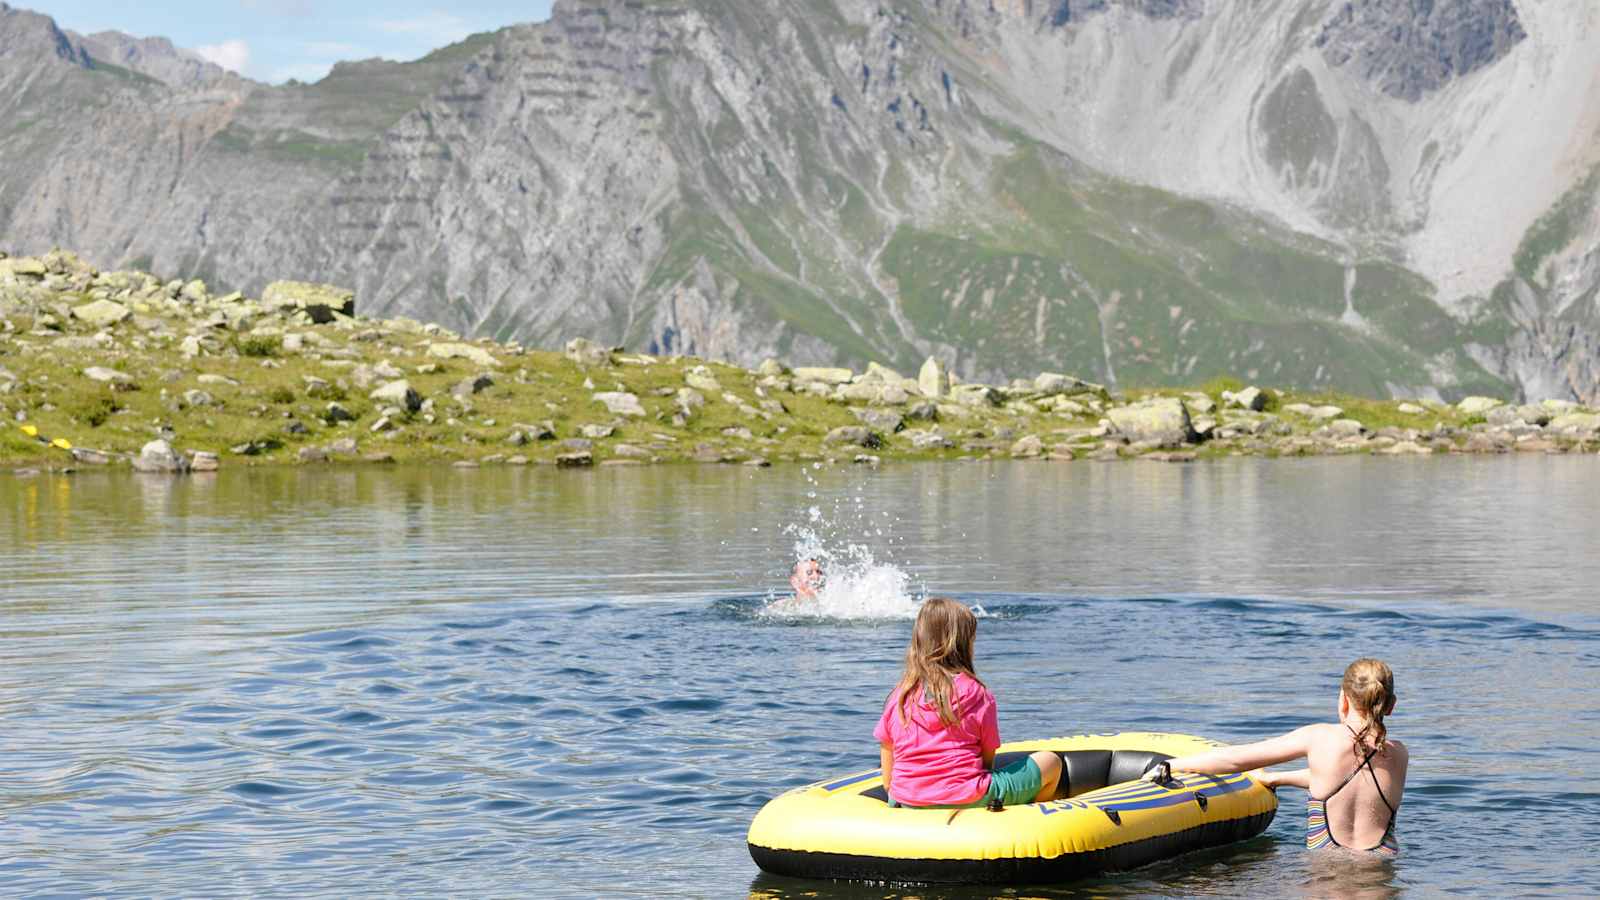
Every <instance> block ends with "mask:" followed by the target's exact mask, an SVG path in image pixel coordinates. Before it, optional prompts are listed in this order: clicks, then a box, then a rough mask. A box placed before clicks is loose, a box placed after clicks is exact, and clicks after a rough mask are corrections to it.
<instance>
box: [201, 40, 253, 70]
mask: <svg viewBox="0 0 1600 900" xmlns="http://www.w3.org/2000/svg"><path fill="white" fill-rule="evenodd" d="M194 52H196V53H198V54H200V56H201V57H202V58H204V59H205V60H206V61H207V62H213V63H216V64H217V65H219V66H221V67H223V68H224V69H227V70H228V71H230V72H238V73H239V74H241V75H242V74H244V70H245V68H246V67H247V66H249V65H250V45H249V44H247V43H245V42H244V41H241V40H238V39H234V40H231V41H223V42H222V43H220V44H206V45H205V46H203V47H196V48H194Z"/></svg>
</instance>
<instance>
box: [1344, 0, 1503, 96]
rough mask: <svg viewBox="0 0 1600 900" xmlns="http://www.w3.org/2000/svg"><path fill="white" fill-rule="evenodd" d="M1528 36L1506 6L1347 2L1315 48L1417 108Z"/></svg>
mask: <svg viewBox="0 0 1600 900" xmlns="http://www.w3.org/2000/svg"><path fill="white" fill-rule="evenodd" d="M1527 36H1528V33H1527V32H1526V31H1524V30H1523V28H1522V22H1521V20H1520V19H1519V18H1518V16H1517V7H1516V5H1515V4H1514V3H1513V2H1512V0H1347V2H1345V3H1344V4H1343V6H1342V7H1339V8H1338V11H1337V12H1336V13H1334V15H1333V17H1332V18H1331V19H1329V20H1328V21H1327V23H1326V24H1324V25H1323V27H1322V31H1321V33H1320V34H1319V35H1318V36H1317V39H1316V46H1317V47H1319V48H1320V49H1321V50H1322V56H1323V58H1324V59H1326V60H1327V61H1328V65H1331V66H1335V67H1337V66H1344V65H1351V66H1352V67H1353V68H1354V69H1355V70H1356V71H1357V72H1358V73H1360V75H1361V77H1362V78H1364V79H1366V80H1367V81H1369V82H1371V83H1372V84H1373V86H1375V87H1376V88H1377V89H1378V90H1380V91H1383V92H1384V93H1385V94H1388V95H1389V96H1391V97H1399V98H1400V99H1402V100H1410V101H1413V102H1415V101H1417V100H1419V99H1421V98H1422V96H1423V95H1424V94H1428V93H1431V92H1433V91H1436V90H1438V89H1439V88H1442V87H1444V86H1445V85H1446V84H1449V83H1450V82H1451V81H1452V80H1454V79H1456V78H1460V77H1461V76H1463V75H1467V74H1470V73H1472V72H1475V71H1477V70H1478V69H1481V68H1483V67H1484V66H1487V65H1490V64H1492V63H1494V62H1496V61H1497V60H1499V59H1500V58H1501V57H1503V56H1505V55H1506V54H1507V53H1509V52H1510V51H1511V48H1512V47H1515V46H1516V45H1517V44H1518V43H1519V42H1520V41H1521V40H1522V39H1523V38H1525V37H1527Z"/></svg>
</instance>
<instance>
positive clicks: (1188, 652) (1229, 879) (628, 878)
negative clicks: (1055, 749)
mask: <svg viewBox="0 0 1600 900" xmlns="http://www.w3.org/2000/svg"><path fill="white" fill-rule="evenodd" d="M1597 501H1600V459H1595V458H1581V459H1580V458H1549V459H1547V458H1542V457H1541V458H1529V457H1523V458H1515V459H1492V460H1485V459H1440V460H1423V461H1416V462H1408V461H1389V460H1385V461H1376V460H1317V461H1307V462H1295V461H1278V462H1270V463H1256V462H1248V461H1241V462H1230V463H1217V464H1201V465H1194V466H1187V467H1185V466H1167V465H1160V464H1131V463H1130V464H1120V465H1101V464H1076V463H1075V464H1067V465H1051V464H1007V465H993V466H990V465H984V464H972V465H942V466H899V467H891V468H887V469H884V470H882V471H868V470H861V469H851V470H805V469H798V468H787V469H785V468H778V469H774V470H769V471H759V472H753V471H749V470H745V469H725V468H714V467H707V468H687V467H675V468H668V469H646V470H626V471H597V472H590V473H577V474H570V473H558V472H551V471H547V470H523V471H513V470H501V471H495V470H480V471H467V472H461V471H454V470H436V469H428V470H400V471H377V470H362V471H337V470H331V471H330V470H290V471H274V472H243V471H238V472H228V473H224V474H223V475H222V476H220V477H214V478H191V479H187V480H166V479H161V478H147V477H135V476H126V475H110V474H80V475H75V476H70V477H52V476H39V477H35V478H13V477H11V476H7V475H0V572H3V576H0V722H3V728H0V760H3V763H0V848H4V849H3V850H0V885H3V887H0V893H3V894H5V895H7V896H24V897H26V896H78V895H108V896H110V895H128V896H131V895H140V896H144V895H165V896H211V897H214V896H264V895H280V896H316V897H348V896H372V895H404V896H419V895H452V896H514V895H531V896H621V895H637V896H691V897H703V896H704V897H726V896H744V895H747V894H748V895H752V896H764V897H765V896H771V897H789V896H816V895H818V893H817V892H820V895H821V896H829V897H834V896H837V897H884V896H900V895H909V896H988V895H991V894H992V893H994V892H992V891H976V892H970V893H963V892H961V891H951V890H933V889H916V890H913V889H906V890H900V889H896V888H888V887H862V886H853V885H827V884H815V883H807V882H798V881H788V880H783V879H775V878H770V877H767V876H763V875H760V874H759V873H758V872H757V870H756V869H755V867H754V865H752V863H751V862H750V859H749V856H748V854H747V852H746V850H745V846H744V833H745V829H746V827H747V826H748V824H749V821H750V818H751V817H752V816H753V815H754V814H755V812H756V810H757V809H759V808H760V806H761V804H762V803H763V802H765V801H766V800H767V799H768V798H769V797H771V796H773V795H774V794H776V793H777V792H779V791H781V790H783V789H785V788H788V787H792V786H795V785H799V784H803V783H806V782H809V781H813V780H816V779H819V778H822V777H825V776H828V775H831V774H837V773H847V772H851V771H859V770H862V769H867V768H871V767H872V766H874V765H875V764H876V748H875V745H874V744H873V742H872V738H871V731H872V726H873V723H874V721H875V717H876V714H877V712H878V710H879V709H880V704H881V702H882V698H883V696H884V694H885V692H886V691H887V690H888V688H889V686H890V685H891V684H892V683H893V681H894V680H895V678H896V676H897V674H898V669H899V657H900V654H901V652H902V649H903V647H904V643H905V640H906V638H907V635H908V628H909V623H908V620H907V618H906V616H908V615H909V614H910V613H911V611H913V610H914V608H915V600H916V599H917V598H919V597H921V596H924V595H925V594H927V593H929V592H939V593H951V594H954V595H956V596H958V597H961V598H963V599H965V600H967V601H968V602H972V603H976V604H979V605H981V607H982V608H983V610H984V611H985V613H986V617H985V618H984V619H983V622H982V624H981V625H980V631H979V643H978V651H977V652H978V666H979V670H980V673H981V674H982V675H983V677H984V678H985V679H986V681H987V682H988V684H989V685H990V687H991V688H993V690H994V691H995V693H996V694H997V696H998V697H999V700H1000V709H1001V729H1002V733H1003V735H1004V736H1005V737H1006V738H1008V739H1022V738H1028V737H1039V736H1046V735H1051V734H1069V733H1081V732H1100V731H1117V730H1124V729H1142V730H1170V731H1187V732H1195V733H1200V734H1205V735H1208V736H1212V737H1216V738H1220V739H1225V740H1248V739H1253V738H1257V737H1262V736H1267V735H1271V734H1276V733H1279V732H1281V731H1284V730H1287V729H1289V728H1291V727H1294V726H1297V725H1299V724H1302V723H1305V722H1308V721H1312V720H1316V719H1324V720H1326V719H1328V718H1330V717H1331V714H1332V712H1333V706H1334V702H1335V698H1336V691H1337V679H1338V675H1339V672H1340V670H1341V668H1342V666H1343V665H1344V664H1345V663H1346V662H1347V661H1349V660H1350V659H1352V658H1354V657H1356V656H1359V655H1377V656H1381V657H1383V658H1385V659H1387V660H1389V661H1390V662H1391V663H1392V664H1393V665H1394V667H1395V669H1396V671H1397V673H1398V687H1399V694H1400V704H1399V707H1398V709H1397V710H1396V713H1395V715H1394V716H1393V717H1392V718H1391V720H1390V725H1391V729H1392V733H1394V734H1395V735H1396V736H1398V737H1401V738H1403V739H1405V740H1406V741H1407V742H1408V743H1409V744H1410V746H1411V747H1412V752H1413V763H1412V776H1411V782H1410V785H1409V788H1408V791H1407V794H1406V802H1405V806H1404V809H1403V810H1402V814H1401V816H1400V832H1401V838H1402V842H1403V844H1404V847H1405V853H1404V855H1403V856H1402V857H1401V858H1400V859H1399V861H1397V862H1394V863H1392V864H1389V863H1385V864H1378V865H1357V864H1354V863H1352V862H1351V861H1350V860H1348V859H1340V858H1336V857H1330V856H1326V855H1312V854H1308V853H1307V852H1306V851H1305V850H1304V849H1303V848H1302V834H1303V828H1304V821H1303V804H1302V803H1301V800H1302V798H1303V795H1301V794H1298V793H1295V792H1292V791H1285V795H1284V799H1285V802H1284V805H1283V808H1282V809H1281V810H1280V814H1279V816H1278V819H1277V820H1276V822H1275V823H1274V824H1273V825H1272V827H1271V829H1270V830H1269V831H1268V832H1267V833H1266V834H1265V835H1263V836H1261V837H1260V838H1257V839H1255V840H1253V841H1249V842H1246V843H1244V844H1240V845H1236V846H1234V847H1230V848H1226V849H1224V850H1220V851H1211V852H1207V853H1203V854H1196V855H1193V856H1189V857H1185V858H1182V859H1179V860H1175V861H1169V862H1165V863H1161V864H1157V865H1153V866H1149V867H1147V868H1145V869H1142V870H1139V871H1136V872H1131V873H1124V874H1120V875H1116V876H1112V877H1108V878H1104V879H1099V880H1096V881H1094V882H1091V883H1087V884H1078V885H1066V886H1057V887H1049V888H1029V889H1023V890H1015V891H1002V892H1000V893H1002V894H1003V895H1007V896H1080V895H1083V896H1088V895H1095V896H1155V895H1160V896H1173V895H1183V896H1188V895H1206V894H1209V895H1217V896H1245V895H1249V896H1300V895H1308V894H1309V895H1317V896H1330V895H1334V896H1344V895H1348V896H1388V895H1391V894H1394V893H1410V894H1414V895H1417V896H1432V895H1436V894H1441V893H1445V892H1464V893H1490V894H1502V895H1514V896H1521V895H1536V894H1549V895H1584V894H1589V893H1591V892H1592V891H1593V889H1594V885H1595V883H1596V882H1597V881H1600V866H1597V865H1596V863H1595V862H1594V855H1593V852H1592V841H1593V834H1594V833H1595V830H1596V827H1597V826H1600V755H1597V754H1596V750H1595V748H1596V745H1597V743H1600V693H1597V688H1596V685H1597V681H1600V618H1597V616H1596V613H1595V602H1596V597H1597V596H1600V587H1597V585H1600V560H1597V555H1596V553H1595V548H1596V547H1597V546H1600V543H1597V538H1600V527H1597V525H1596V523H1595V511H1596V509H1597ZM797 553H804V554H808V555H809V554H813V553H816V554H820V555H823V556H824V557H825V560H826V562H827V564H828V565H829V567H830V570H831V571H832V572H833V574H834V576H835V588H836V589H837V590H835V595H834V596H831V597H825V600H827V601H828V602H827V603H826V604H825V609H824V614H822V615H814V614H801V615H795V614H792V613H790V612H784V611H782V608H781V607H780V608H777V609H774V608H771V607H770V605H769V604H770V602H771V601H772V599H773V597H774V592H775V591H777V589H778V588H779V587H780V586H781V585H782V584H783V580H784V577H785V575H786V574H787V568H788V566H789V565H790V564H791V563H792V562H793V560H794V558H795V556H796V554H797ZM846 585H848V588H847V587H846Z"/></svg>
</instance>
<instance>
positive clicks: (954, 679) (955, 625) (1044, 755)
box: [873, 597, 1061, 808]
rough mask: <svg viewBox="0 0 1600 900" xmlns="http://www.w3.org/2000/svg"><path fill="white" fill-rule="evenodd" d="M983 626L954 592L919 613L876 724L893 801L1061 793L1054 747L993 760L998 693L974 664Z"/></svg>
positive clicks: (928, 802) (977, 802) (979, 802)
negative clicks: (901, 670) (999, 762)
mask: <svg viewBox="0 0 1600 900" xmlns="http://www.w3.org/2000/svg"><path fill="white" fill-rule="evenodd" d="M977 634H978V619H977V617H976V616H974V615H973V614H972V610H970V609H968V608H967V607H966V606H964V605H962V604H960V603H957V602H956V601H954V600H949V599H946V598H944V597H934V598H931V599H929V600H928V601H927V602H926V603H924V604H922V609H921V611H920V612H918V613H917V624H916V626H915V627H914V628H913V629H912V631H911V645H910V646H909V647H907V648H906V670H905V674H904V675H902V676H900V683H899V684H897V685H895V689H894V690H893V691H892V692H890V694H889V699H888V700H887V701H886V702H885V703H884V705H883V716H882V717H880V718H879V719H878V727H877V728H876V729H874V731H873V736H875V737H876V738H877V739H878V746H879V758H880V760H881V761H882V764H883V788H884V790H885V791H886V792H888V794H889V802H890V805H893V806H916V807H929V806H932V807H946V808H955V807H971V806H988V805H992V804H993V803H994V802H995V801H998V802H999V803H1000V804H1002V805H1005V806H1014V805H1016V804H1019V803H1034V802H1042V801H1045V800H1050V799H1052V798H1053V797H1054V796H1055V790H1056V783H1057V782H1058V781H1059V780H1060V778H1061V758H1060V757H1058V756H1056V755H1055V754H1054V753H1048V752H1039V753H1034V754H1031V755H1030V756H1027V757H1024V758H1022V759H1019V760H1017V761H1016V762H1015V763H1012V764H1011V765H1008V766H1004V767H1002V768H1000V769H995V768H994V753H995V750H996V748H998V747H999V746H1000V726H999V722H998V718H997V711H996V708H995V702H994V695H993V694H991V693H989V689H988V688H986V687H984V685H983V682H982V681H979V680H978V675H977V673H976V672H975V671H974V670H973V667H972V643H973V640H974V639H975V638H976V637H977Z"/></svg>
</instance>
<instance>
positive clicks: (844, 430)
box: [822, 425, 883, 449]
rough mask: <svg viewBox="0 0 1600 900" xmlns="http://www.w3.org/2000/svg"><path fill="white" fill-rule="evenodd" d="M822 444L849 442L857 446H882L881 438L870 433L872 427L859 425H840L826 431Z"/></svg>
mask: <svg viewBox="0 0 1600 900" xmlns="http://www.w3.org/2000/svg"><path fill="white" fill-rule="evenodd" d="M822 442H823V443H824V444H851V445H854V446H857V447H868V448H874V449H875V448H878V447H882V446H883V439H882V438H880V437H878V436H877V435H876V434H873V433H872V429H870V428H864V427H862V426H860V425H841V426H839V427H838V428H835V429H833V430H832V431H830V432H828V434H827V436H826V437H824V438H823V439H822Z"/></svg>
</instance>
